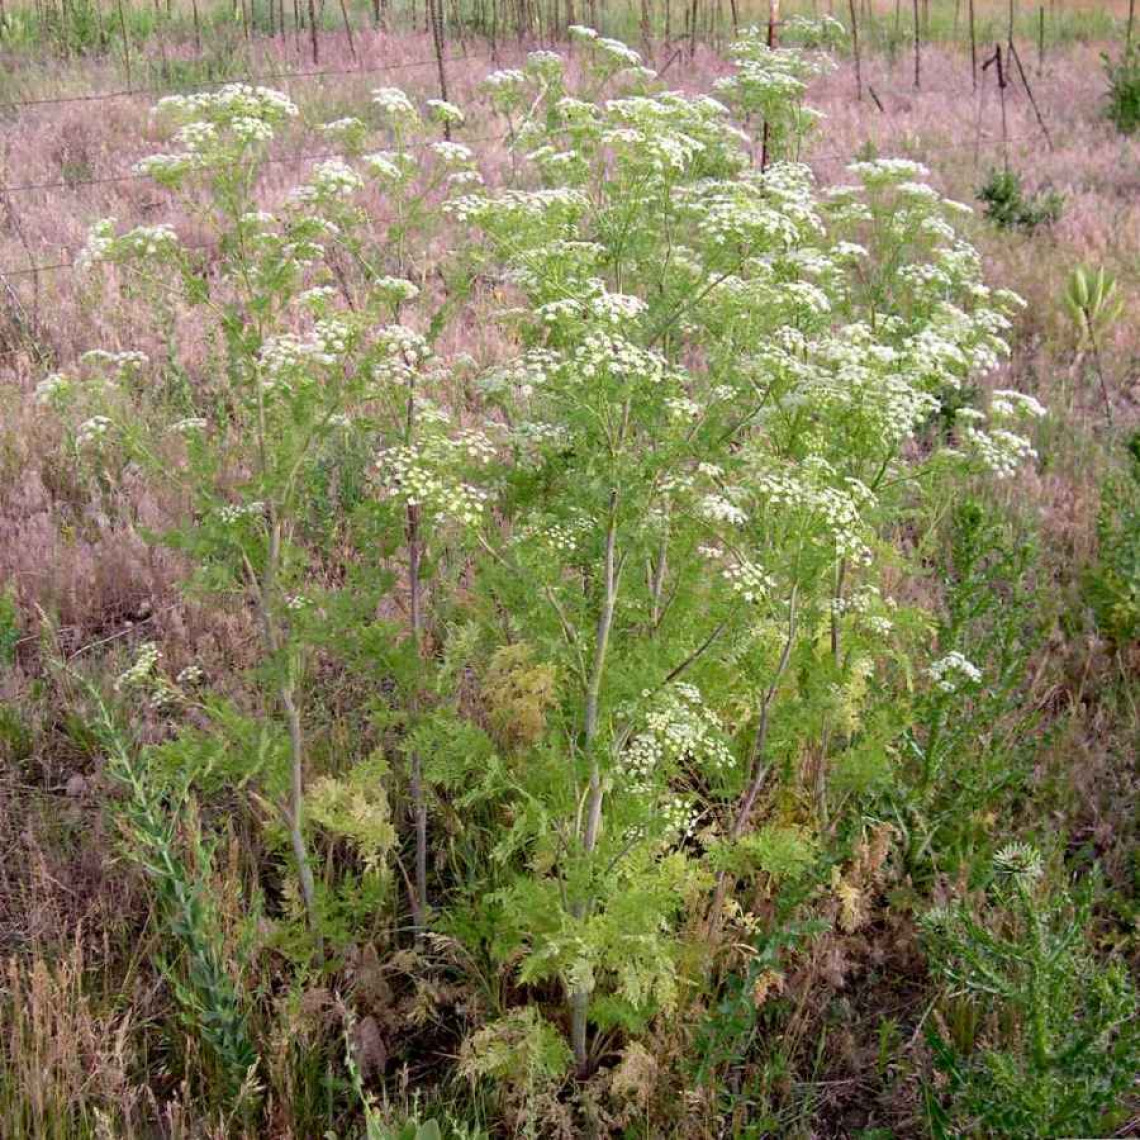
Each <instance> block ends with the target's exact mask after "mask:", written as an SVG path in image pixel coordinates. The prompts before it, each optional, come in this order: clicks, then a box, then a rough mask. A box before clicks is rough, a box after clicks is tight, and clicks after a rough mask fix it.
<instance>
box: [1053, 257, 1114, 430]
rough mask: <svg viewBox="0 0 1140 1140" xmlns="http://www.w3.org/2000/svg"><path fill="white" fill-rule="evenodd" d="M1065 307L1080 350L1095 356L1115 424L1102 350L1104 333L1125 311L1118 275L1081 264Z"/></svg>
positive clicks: (1070, 283) (1108, 413) (1106, 408)
mask: <svg viewBox="0 0 1140 1140" xmlns="http://www.w3.org/2000/svg"><path fill="white" fill-rule="evenodd" d="M1065 307H1066V309H1067V310H1068V313H1069V317H1070V318H1071V320H1072V322H1073V326H1074V328H1075V329H1076V333H1077V350H1078V352H1083V351H1086V350H1087V351H1088V352H1090V353H1091V355H1092V364H1093V371H1094V372H1095V373H1096V378H1097V382H1098V383H1099V384H1100V392H1101V396H1102V398H1103V400H1104V414H1105V418H1106V419H1107V420H1108V422H1109V424H1111V423H1112V399H1111V398H1110V396H1109V393H1108V381H1107V379H1106V377H1105V374H1104V366H1103V364H1102V362H1101V352H1100V350H1101V342H1102V338H1103V336H1104V334H1105V333H1107V332H1108V330H1109V329H1110V328H1111V327H1112V326H1113V325H1114V324H1116V322H1117V321H1118V320H1119V319H1120V315H1121V313H1123V312H1124V298H1123V297H1121V296H1120V295H1119V293H1118V291H1117V285H1116V278H1115V277H1113V276H1112V274H1110V273H1109V272H1107V270H1105V268H1104V267H1103V266H1101V267H1100V268H1099V269H1096V270H1095V271H1094V270H1091V269H1086V268H1085V266H1083V265H1081V266H1078V267H1077V268H1076V269H1074V270H1073V273H1072V275H1071V276H1070V277H1069V281H1068V284H1067V285H1066V287H1065Z"/></svg>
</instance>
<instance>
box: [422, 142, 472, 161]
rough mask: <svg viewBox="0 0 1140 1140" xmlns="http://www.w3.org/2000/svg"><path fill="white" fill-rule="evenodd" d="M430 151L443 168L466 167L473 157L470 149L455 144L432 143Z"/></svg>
mask: <svg viewBox="0 0 1140 1140" xmlns="http://www.w3.org/2000/svg"><path fill="white" fill-rule="evenodd" d="M431 149H432V151H433V152H434V153H435V155H436V157H437V158H439V160H440V161H441V162H442V163H443V164H444V165H445V166H466V165H467V164H468V163H469V162H471V161H472V159H473V158H474V157H475V156H474V154H473V153H472V151H471V148H470V147H468V146H464V145H463V143H457V142H446V141H443V142H433V143H432V144H431Z"/></svg>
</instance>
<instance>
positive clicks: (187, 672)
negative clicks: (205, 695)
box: [175, 665, 206, 688]
mask: <svg viewBox="0 0 1140 1140" xmlns="http://www.w3.org/2000/svg"><path fill="white" fill-rule="evenodd" d="M205 679H206V674H205V671H204V670H203V669H202V667H201V666H200V665H187V666H186V667H185V668H184V669H180V670H179V672H178V676H177V677H175V680H176V681H177V682H178V684H179V685H183V686H185V687H186V688H193V687H194V686H195V685H200V684H201V683H202V682H203V681H204V680H205Z"/></svg>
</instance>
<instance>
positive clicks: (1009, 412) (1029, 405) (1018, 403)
mask: <svg viewBox="0 0 1140 1140" xmlns="http://www.w3.org/2000/svg"><path fill="white" fill-rule="evenodd" d="M990 412H991V413H992V414H993V415H995V416H1004V417H1007V418H1009V419H1031V420H1040V419H1044V417H1045V416H1046V415H1048V414H1049V413H1048V409H1047V408H1046V407H1045V405H1044V404H1042V403H1041V402H1040V401H1039V400H1036V399H1034V397H1032V396H1030V395H1027V394H1026V393H1025V392H1017V391H1014V390H1013V389H1011V388H997V389H995V390H994V395H993V400H992V401H991V403H990Z"/></svg>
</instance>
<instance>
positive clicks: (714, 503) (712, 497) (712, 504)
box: [697, 492, 748, 526]
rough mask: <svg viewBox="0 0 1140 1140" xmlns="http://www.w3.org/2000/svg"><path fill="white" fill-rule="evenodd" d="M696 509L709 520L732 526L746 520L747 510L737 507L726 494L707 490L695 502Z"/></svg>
mask: <svg viewBox="0 0 1140 1140" xmlns="http://www.w3.org/2000/svg"><path fill="white" fill-rule="evenodd" d="M697 511H698V512H699V514H700V515H701V517H702V518H704V519H707V520H708V521H709V522H713V523H718V522H726V523H729V524H731V525H732V526H743V525H744V524H745V523H746V522H747V521H748V512H747V511H745V510H742V509H741V508H740V507H738V506H737V505H736V504H735V503H734V502H733V501H732V500H731V499H730V498H728V496H727V495H723V494H718V493H716V492H709V493H708V494H707V495H704V496H703V497H702V498H701V500H700V502H698V504H697Z"/></svg>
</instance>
